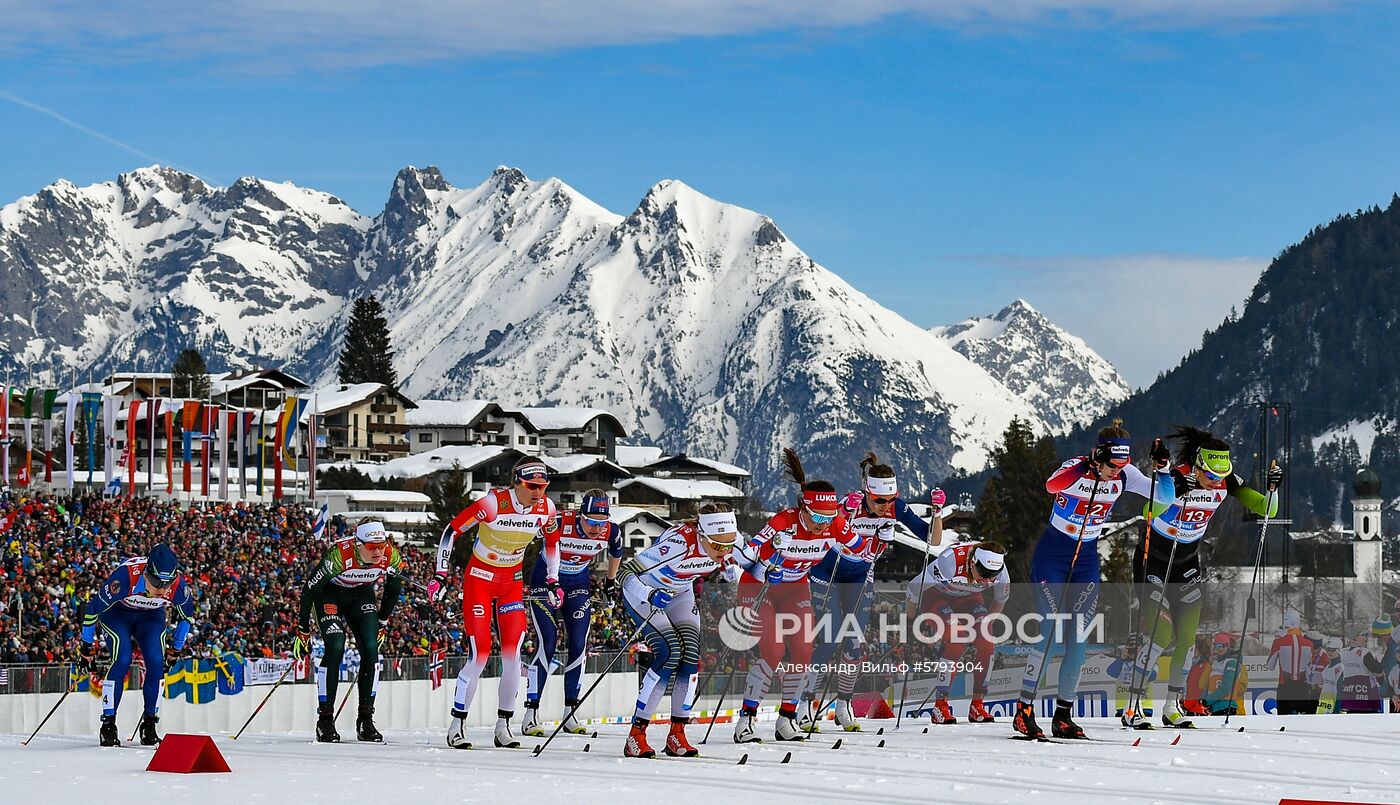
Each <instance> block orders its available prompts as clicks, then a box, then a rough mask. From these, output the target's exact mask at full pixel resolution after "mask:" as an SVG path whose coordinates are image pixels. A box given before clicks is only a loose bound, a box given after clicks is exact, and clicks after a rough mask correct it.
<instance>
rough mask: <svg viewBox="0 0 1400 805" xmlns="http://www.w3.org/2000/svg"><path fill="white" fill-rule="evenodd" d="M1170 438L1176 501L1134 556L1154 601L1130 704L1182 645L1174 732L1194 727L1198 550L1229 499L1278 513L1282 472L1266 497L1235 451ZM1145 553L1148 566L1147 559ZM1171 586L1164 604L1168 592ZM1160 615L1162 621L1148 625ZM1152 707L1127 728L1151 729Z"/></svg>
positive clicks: (1166, 711)
mask: <svg viewBox="0 0 1400 805" xmlns="http://www.w3.org/2000/svg"><path fill="white" fill-rule="evenodd" d="M1168 439H1171V440H1174V441H1176V442H1177V450H1176V466H1175V467H1173V468H1172V471H1171V483H1170V484H1167V488H1168V489H1170V490H1171V491H1172V496H1173V500H1172V502H1171V504H1170V506H1169V508H1167V510H1166V511H1164V512H1162V513H1161V514H1159V515H1156V516H1155V517H1151V518H1149V520H1150V522H1151V527H1150V528H1148V529H1146V530H1145V531H1144V532H1143V537H1142V538H1143V539H1144V540H1145V541H1146V543H1147V544H1146V546H1145V547H1146V550H1145V551H1144V549H1143V546H1139V548H1138V549H1137V550H1136V551H1134V553H1133V583H1134V584H1138V585H1146V593H1147V595H1148V596H1149V597H1148V598H1147V599H1146V601H1145V606H1143V607H1142V617H1143V619H1144V623H1143V627H1142V632H1143V634H1145V635H1147V639H1146V641H1145V645H1144V650H1143V651H1142V653H1141V654H1140V655H1139V657H1138V665H1137V668H1135V669H1134V673H1133V679H1134V681H1135V683H1136V684H1135V685H1134V686H1133V689H1132V690H1131V691H1130V693H1129V701H1130V702H1131V701H1133V700H1134V699H1141V696H1142V694H1143V692H1144V691H1145V690H1146V688H1147V680H1148V678H1149V677H1150V676H1151V669H1155V668H1156V667H1157V660H1158V659H1159V658H1160V657H1161V656H1162V654H1163V653H1164V652H1166V650H1167V647H1168V646H1171V645H1172V644H1173V643H1175V645H1176V649H1175V651H1174V652H1173V653H1172V658H1171V666H1170V673H1169V675H1168V678H1167V698H1166V701H1164V702H1163V703H1162V708H1161V709H1162V723H1163V724H1165V725H1166V726H1168V727H1190V726H1192V724H1191V722H1190V721H1189V720H1187V719H1186V718H1185V714H1184V713H1183V712H1182V708H1181V699H1182V698H1183V697H1184V695H1185V692H1186V671H1187V667H1186V655H1187V653H1188V652H1190V651H1191V647H1192V645H1193V644H1194V643H1195V641H1196V627H1197V626H1198V625H1199V624H1200V621H1201V592H1202V591H1201V582H1202V580H1203V579H1202V576H1201V560H1200V554H1199V549H1200V546H1201V540H1202V538H1203V537H1205V535H1206V528H1207V527H1208V526H1209V525H1210V521H1211V518H1212V517H1214V516H1215V512H1216V510H1217V509H1219V507H1220V504H1222V503H1224V502H1225V499H1226V498H1229V497H1233V498H1235V499H1236V500H1238V501H1239V502H1240V503H1242V504H1244V507H1245V508H1247V509H1249V510H1250V511H1252V512H1254V513H1255V514H1259V515H1262V516H1267V517H1273V516H1274V515H1276V514H1278V495H1277V494H1275V492H1276V491H1277V490H1278V487H1279V484H1281V483H1282V482H1283V469H1282V468H1281V467H1279V466H1277V465H1275V466H1273V467H1271V468H1270V469H1269V471H1268V474H1267V475H1266V476H1265V482H1266V488H1267V490H1268V494H1267V495H1264V494H1260V493H1259V492H1258V491H1256V490H1255V489H1252V488H1250V487H1249V486H1247V485H1246V484H1245V483H1244V479H1243V478H1241V477H1240V476H1239V475H1237V474H1236V473H1235V468H1234V464H1233V463H1232V462H1231V460H1230V445H1229V443H1227V442H1225V441H1224V440H1222V439H1218V438H1216V437H1215V436H1212V435H1211V434H1210V433H1207V432H1206V431H1203V430H1199V429H1197V428H1190V427H1177V429H1176V432H1175V433H1173V434H1172V435H1171V436H1169V437H1168ZM1144 553H1145V554H1146V563H1145V564H1144V561H1143V556H1144ZM1164 584H1165V593H1166V595H1165V598H1163V585H1164ZM1154 615H1155V616H1156V622H1155V623H1151V622H1148V621H1150V620H1151V619H1153V617H1154ZM1146 709H1147V705H1145V704H1144V705H1142V706H1140V707H1138V708H1136V710H1134V709H1131V708H1129V709H1125V710H1124V711H1123V717H1122V722H1123V725H1124V726H1126V727H1134V728H1144V727H1147V726H1150V722H1149V721H1148V720H1147V719H1146V717H1145V716H1143V712H1144V711H1145V710H1146Z"/></svg>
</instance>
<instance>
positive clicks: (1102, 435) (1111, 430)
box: [1099, 418, 1132, 442]
mask: <svg viewBox="0 0 1400 805" xmlns="http://www.w3.org/2000/svg"><path fill="white" fill-rule="evenodd" d="M1131 438H1132V436H1130V435H1128V429H1127V428H1125V427H1123V420H1122V419H1118V418H1115V419H1114V420H1113V424H1111V425H1109V426H1108V427H1106V428H1104V429H1103V430H1101V431H1099V441H1100V442H1102V441H1103V440H1105V439H1131Z"/></svg>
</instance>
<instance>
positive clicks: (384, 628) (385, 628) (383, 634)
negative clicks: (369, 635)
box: [374, 623, 389, 652]
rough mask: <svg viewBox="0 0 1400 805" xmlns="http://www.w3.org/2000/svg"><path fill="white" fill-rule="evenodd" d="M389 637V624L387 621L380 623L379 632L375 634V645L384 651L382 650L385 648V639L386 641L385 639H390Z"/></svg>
mask: <svg viewBox="0 0 1400 805" xmlns="http://www.w3.org/2000/svg"><path fill="white" fill-rule="evenodd" d="M388 639H389V624H387V623H381V624H379V634H378V635H376V636H375V641H374V645H375V646H376V647H377V648H378V649H379V650H380V651H381V652H382V651H383V650H384V641H385V640H388Z"/></svg>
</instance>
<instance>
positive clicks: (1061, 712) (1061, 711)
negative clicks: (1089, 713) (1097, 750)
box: [1050, 701, 1088, 738]
mask: <svg viewBox="0 0 1400 805" xmlns="http://www.w3.org/2000/svg"><path fill="white" fill-rule="evenodd" d="M1069 708H1070V704H1069V702H1066V701H1057V702H1055V716H1054V718H1052V719H1050V734H1051V735H1053V736H1055V737H1056V738H1087V737H1088V736H1087V735H1085V734H1084V730H1083V728H1081V727H1080V726H1079V725H1078V724H1076V723H1074V719H1073V718H1072V717H1071V716H1070V710H1069Z"/></svg>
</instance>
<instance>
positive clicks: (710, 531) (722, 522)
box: [700, 512, 739, 539]
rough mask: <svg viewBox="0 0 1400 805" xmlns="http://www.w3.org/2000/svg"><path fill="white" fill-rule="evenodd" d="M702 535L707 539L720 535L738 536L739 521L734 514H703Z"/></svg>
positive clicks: (701, 516) (701, 518)
mask: <svg viewBox="0 0 1400 805" xmlns="http://www.w3.org/2000/svg"><path fill="white" fill-rule="evenodd" d="M700 533H701V534H704V535H705V536H706V537H717V536H719V535H720V534H738V533H739V520H738V518H736V517H735V516H734V512H714V513H713V514H702V515H700ZM736 539H737V537H736Z"/></svg>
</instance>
